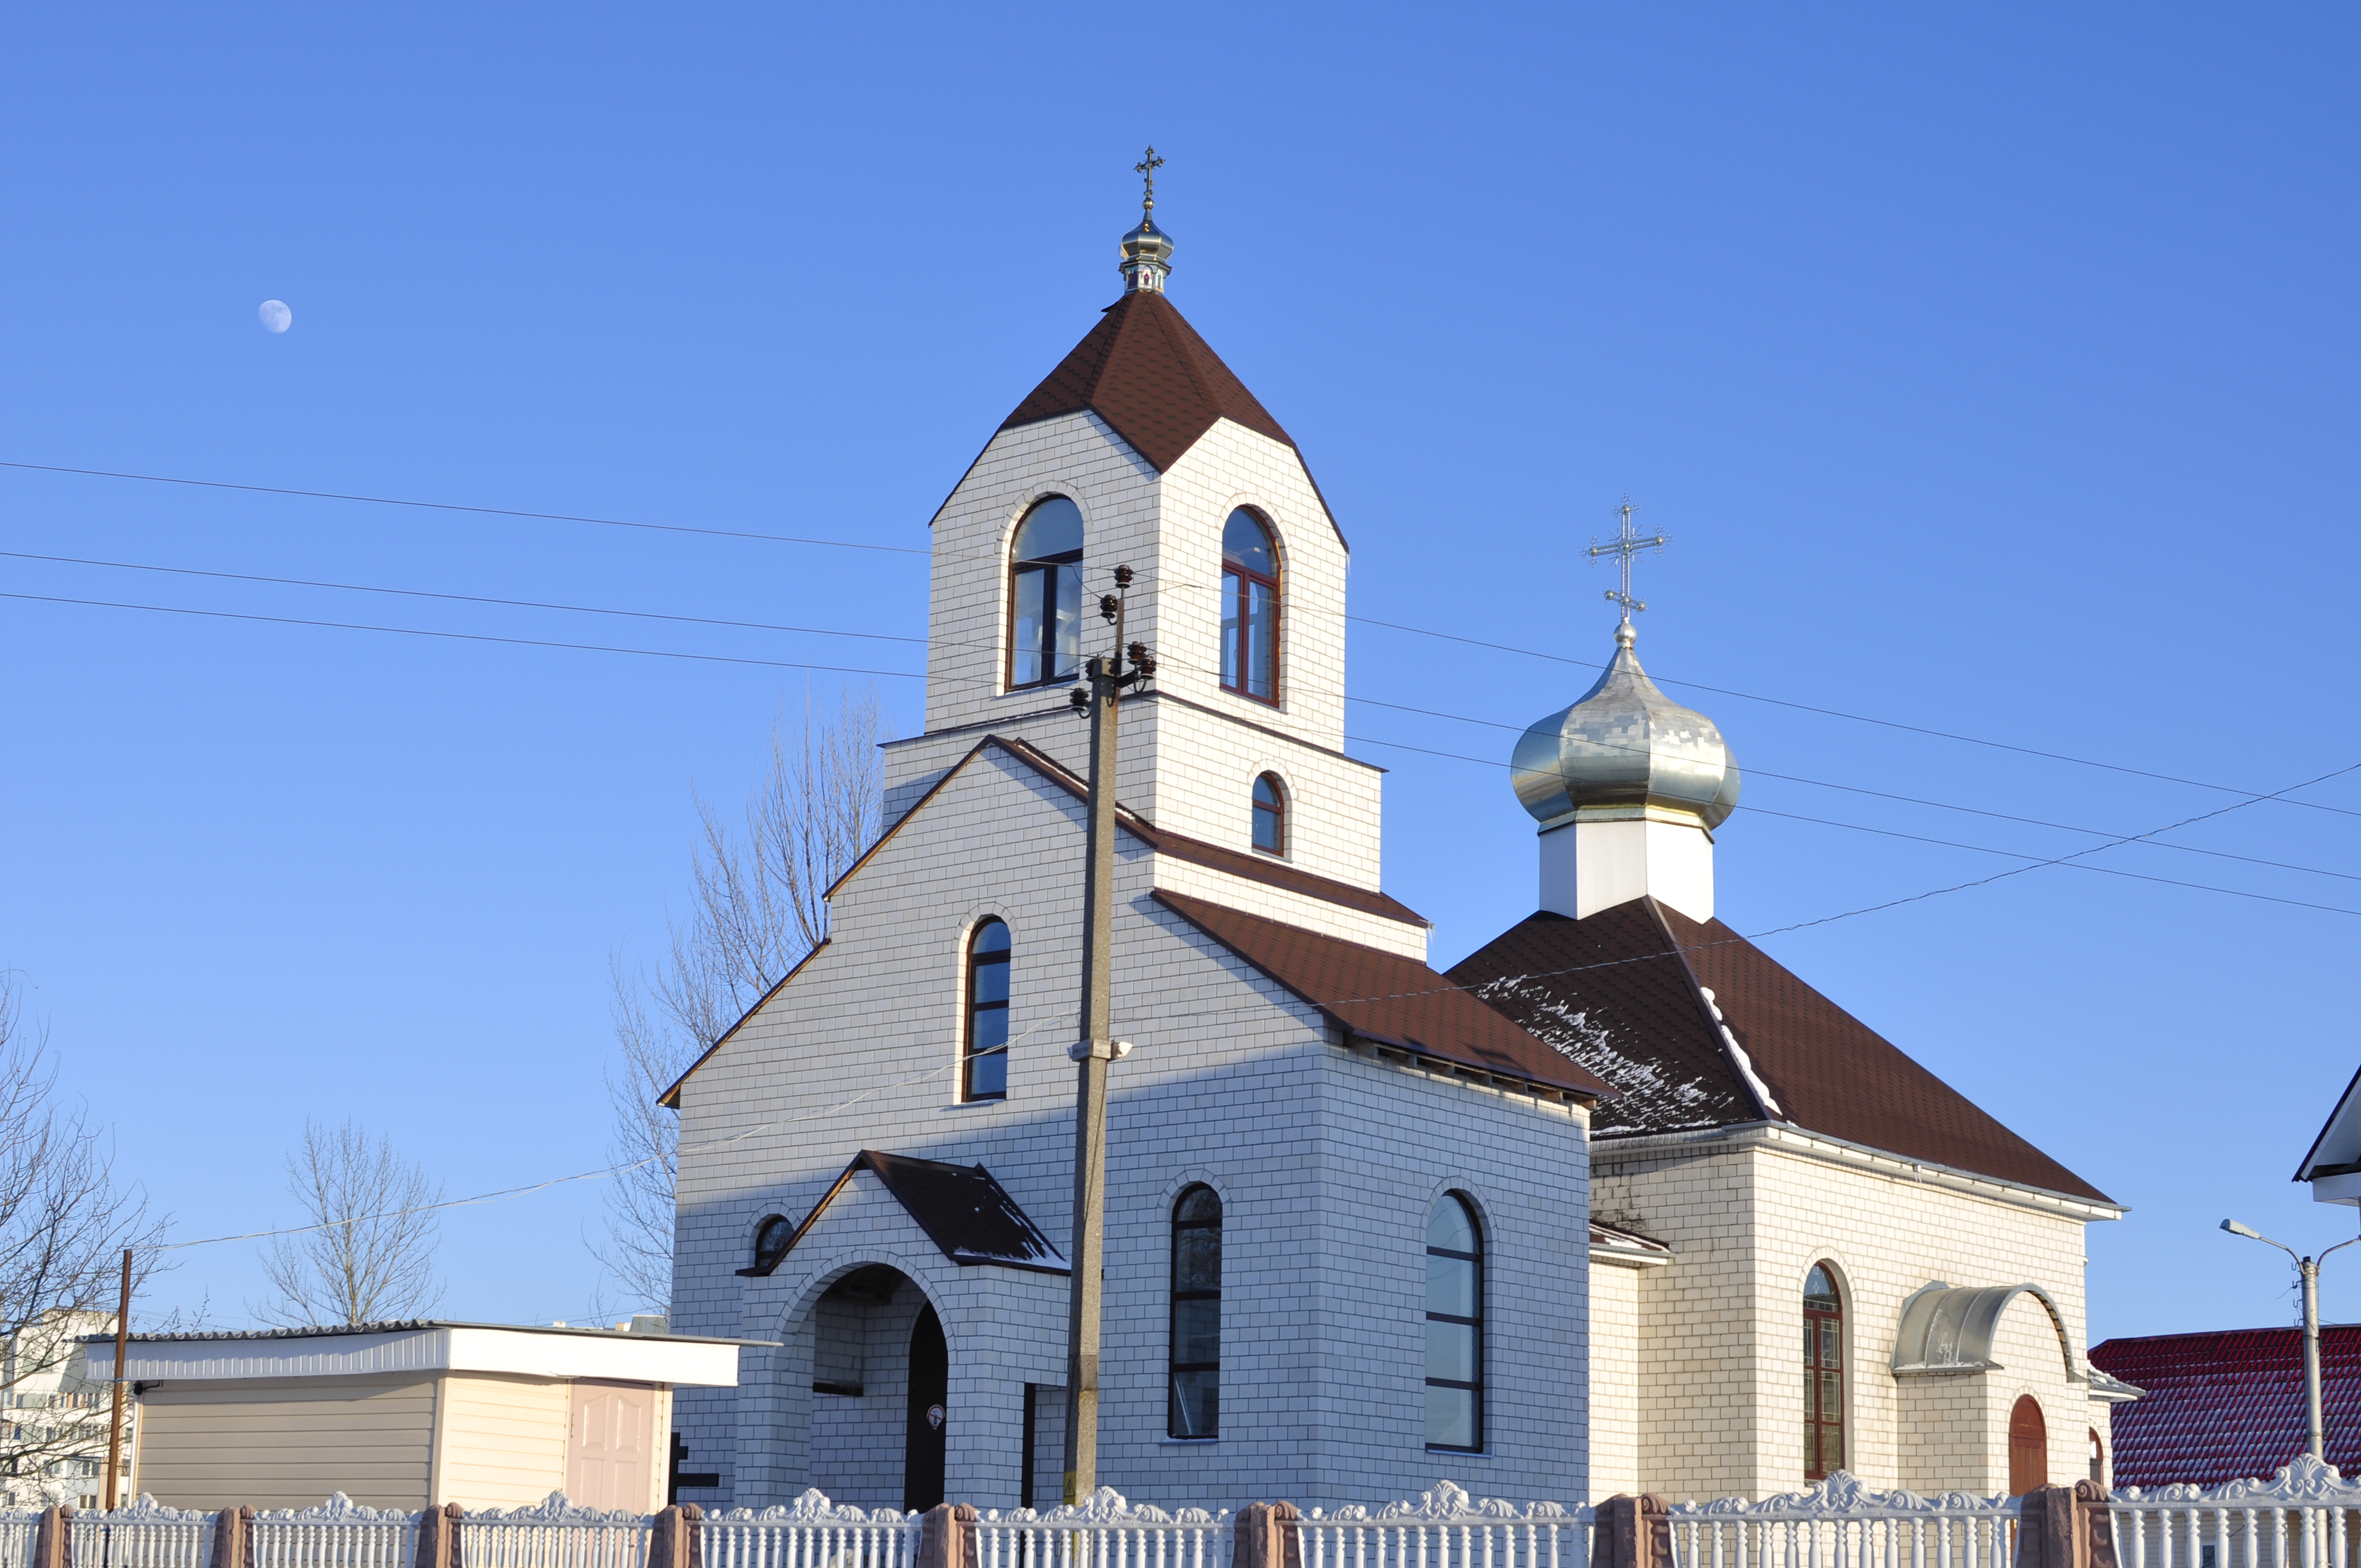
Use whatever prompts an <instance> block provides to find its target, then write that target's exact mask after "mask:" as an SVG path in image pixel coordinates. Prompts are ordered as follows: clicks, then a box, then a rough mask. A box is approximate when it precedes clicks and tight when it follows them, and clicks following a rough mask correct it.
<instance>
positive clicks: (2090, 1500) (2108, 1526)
mask: <svg viewBox="0 0 2361 1568" xmlns="http://www.w3.org/2000/svg"><path fill="white" fill-rule="evenodd" d="M2111 1503H2112V1499H2111V1498H2110V1497H2108V1496H2107V1489H2106V1488H2105V1487H2104V1486H2100V1485H2099V1484H2098V1483H2097V1482H2096V1481H2092V1480H2089V1479H2087V1478H2086V1479H2083V1480H2081V1481H2077V1482H2075V1483H2074V1542H2075V1544H2074V1568H2116V1565H2115V1510H2114V1508H2113V1507H2111V1506H2110V1505H2111ZM2222 1556H2223V1565H2222V1568H2229V1561H2228V1557H2229V1554H2228V1553H2226V1552H2224V1553H2223V1554H2222Z"/></svg>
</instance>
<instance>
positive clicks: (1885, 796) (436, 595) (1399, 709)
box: [0, 550, 2361, 882]
mask: <svg viewBox="0 0 2361 1568" xmlns="http://www.w3.org/2000/svg"><path fill="white" fill-rule="evenodd" d="M0 558H5V559H11V560H20V561H40V562H45V563H49V564H51V565H71V566H98V567H103V568H107V569H111V570H116V571H130V572H155V573H165V574H170V575H172V576H192V577H210V578H215V579H219V580H223V581H229V582H243V583H267V584H270V585H273V586H276V587H301V588H322V589H329V590H334V591H337V592H344V593H366V594H383V595H389V596H394V597H400V598H423V599H438V600H443V601H445V602H449V603H455V604H480V605H491V606H496V607H500V608H503V609H541V610H554V611H561V612H565V613H568V614H577V615H605V616H616V617H622V618H627V619H631V620H664V621H672V622H675V623H678V624H682V625H690V626H714V627H721V628H725V629H730V630H749V631H776V632H785V633H791V634H796V635H806V636H816V637H848V638H858V639H862V640H864V641H881V642H904V643H914V644H917V645H919V646H922V647H928V648H979V647H983V646H986V644H983V643H978V642H960V641H950V640H947V639H941V638H926V637H910V636H904V635H900V634H896V633H891V632H880V631H851V630H840V629H838V628H834V627H820V626H792V625H786V624H782V623H778V622H772V621H756V620H725V619H722V618H719V617H714V616H698V615H675V614H667V613H664V612H660V611H655V610H639V609H610V608H608V607H604V606H598V605H574V604H559V603H554V602H550V601H546V600H538V599H512V598H493V597H490V596H487V595H480V594H455V593H445V592H438V591H434V590H431V589H426V588H396V587H381V586H379V585H375V584H368V583H338V582H329V581H324V580H320V579H316V578H306V577H276V576H262V575H259V574H256V573H249V572H223V571H214V570H209V569H206V568H202V567H195V566H164V565H153V564H151V563H148V562H141V561H107V560H101V559H96V558H93V557H88V556H79V555H47V554H37V553H35V552H32V551H23V550H0ZM1182 586H1184V587H1202V585H1200V584H1187V585H1182ZM321 624H331V623H321ZM333 624H339V625H340V624H342V623H333ZM576 646H580V645H576ZM606 651H608V652H648V651H646V650H620V649H609V650H606ZM659 656H661V655H659ZM811 667H814V668H824V667H826V666H811ZM1180 668H1183V669H1191V670H1193V671H1194V672H1195V673H1197V674H1215V673H1216V672H1215V671H1214V670H1213V669H1212V668H1211V667H1210V666H1200V665H1193V664H1186V663H1183V664H1180ZM946 678H947V679H948V678H949V677H946ZM1297 689H1298V690H1301V689H1303V687H1302V686H1301V684H1300V683H1299V685H1298V687H1297ZM1312 689H1314V690H1319V689H1320V688H1312ZM1322 695H1324V696H1334V697H1338V698H1340V699H1342V700H1343V701H1345V702H1350V703H1357V704H1359V705H1361V706H1363V707H1382V708H1388V709H1390V710H1391V711H1393V712H1396V713H1411V714H1417V715H1420V716H1422V717H1424V718H1441V719H1446V720H1448V721H1450V722H1452V723H1455V724H1472V725H1477V726H1480V727H1482V728H1486V729H1502V730H1507V731H1509V732H1510V733H1512V734H1521V733H1522V732H1523V731H1524V729H1526V728H1527V727H1526V726H1522V725H1516V724H1507V723H1503V722H1501V721H1500V720H1499V719H1492V718H1476V717H1473V716H1472V715H1468V714H1462V713H1449V712H1444V711H1443V710H1441V709H1437V708H1431V707H1414V706H1411V705H1410V704H1407V703H1398V702H1387V701H1384V700H1382V699H1380V698H1378V697H1367V696H1353V695H1351V694H1350V693H1345V692H1339V691H1325V692H1323V694H1322ZM1349 739H1354V740H1365V739H1366V738H1363V737H1349ZM1367 743H1369V744H1376V745H1392V744H1397V743H1395V742H1389V741H1376V740H1371V741H1367ZM1593 744H1595V745H1599V746H1603V747H1608V748H1609V749H1615V748H1613V746H1612V743H1611V742H1607V741H1594V742H1593ZM1403 749H1404V750H1418V748H1403ZM1623 749H1624V750H1632V751H1638V750H1642V749H1643V748H1636V747H1634V748H1623ZM1435 754H1436V755H1444V756H1448V755H1453V753H1447V752H1438V753H1435ZM1464 760H1466V761H1469V762H1476V761H1481V760H1482V759H1477V758H1466V759H1464ZM1747 771H1748V773H1751V774H1752V776H1754V777H1756V778H1765V779H1778V780H1782V781H1784V782H1785V783H1789V784H1808V785H1811V786H1812V787H1814V788H1817V789H1832V790H1841V791H1844V792H1846V793H1848V794H1852V795H1869V796H1872V797H1873V798H1876V799H1881V800H1892V801H1898V802H1901V803H1903V804H1905V805H1911V806H1927V807H1929V808H1931V809H1934V810H1938V811H1956V812H1961V813H1965V814H1968V815H1971V816H1976V817H1993V818H1994V819H1996V820H1999V821H2005V822H2018V823H2023V824H2025V825H2026V826H2028V827H2036V828H2054V829H2056V830H2058V831H2059V832H2066V833H2081V834H2084V835H2087V836H2089V837H2092V838H2109V837H2112V836H2113V834H2112V832H2111V831H2110V830H2109V829H2106V828H2081V827H2077V826H2075V825H2073V824H2071V823H2064V822H2048V821H2045V820H2043V819H2041V818H2039V817H2023V816H2018V815H2015V814H2014V813H2011V812H2004V811H1993V810H1990V809H1988V808H1985V807H1981V806H1959V805H1955V804H1952V803H1950V802H1948V801H1939V800H1927V799H1925V798H1923V797H1921V796H1916V795H1899V794H1895V793H1894V792H1891V791H1887V790H1873V789H1868V788H1864V787H1862V786H1861V785H1858V784H1836V783H1833V782H1831V781H1829V780H1827V779H1813V778H1806V777H1803V776H1801V775H1799V774H1795V773H1773V772H1771V771H1770V770H1768V769H1763V768H1750V769H1748V770H1747ZM2288 804H2290V805H2311V804H2313V803H2312V802H2289V803H2288ZM2325 809H2330V810H2338V809H2342V808H2339V807H2326V808H2325ZM1835 826H1839V827H1852V826H1855V825H1854V824H1851V823H1837V824H1835ZM2162 847H2163V848H2166V849H2170V850H2179V851H2180V852H2182V853H2184V854H2191V855H2205V856H2209V857H2213V858H2215V859H2220V860H2230V861H2244V862H2246V863H2247V864H2250V865H2259V866H2268V867H2271V868H2273V869H2276V870H2279V871H2295V872H2308V873H2310V874H2312V875H2314V876H2325V877H2334V878H2338V879H2340V880H2343V881H2347V882H2361V876H2356V875H2354V874H2353V873H2350V872H2336V871H2329V870H2327V869H2325V868H2323V867H2319V866H2301V865H2294V864H2290V863H2289V862H2287V861H2267V860H2262V859H2259V858H2257V857H2256V856H2252V855H2237V854H2232V853H2230V852H2229V851H2227V850H2207V849H2201V848H2199V847H2197V846H2195V845H2191V844H2167V845H2164V846H2162Z"/></svg>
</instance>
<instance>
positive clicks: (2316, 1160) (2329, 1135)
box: [2295, 1072, 2361, 1181]
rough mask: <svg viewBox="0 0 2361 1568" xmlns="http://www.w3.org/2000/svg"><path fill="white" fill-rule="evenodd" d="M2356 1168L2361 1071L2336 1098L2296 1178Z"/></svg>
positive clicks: (2360, 1156) (2360, 1148)
mask: <svg viewBox="0 0 2361 1568" xmlns="http://www.w3.org/2000/svg"><path fill="white" fill-rule="evenodd" d="M2356 1170H2361V1072H2356V1073H2355V1074H2354V1075H2353V1081H2352V1082H2350V1083H2348V1084H2346V1085H2345V1092H2344V1093H2343V1094H2342V1095H2340V1096H2339V1097H2338V1098H2337V1102H2336V1109H2335V1110H2334V1111H2331V1112H2330V1113H2328V1120H2327V1121H2326V1122H2324V1123H2323V1124H2321V1128H2320V1136H2318V1137H2316V1138H2314V1139H2312V1147H2311V1148H2310V1149H2308V1150H2306V1151H2305V1153H2304V1157H2303V1163H2302V1164H2301V1165H2300V1166H2297V1167H2296V1168H2295V1179H2297V1180H2298V1181H2315V1180H2318V1179H2320V1178H2322V1177H2323V1176H2350V1175H2352V1174H2353V1173H2354V1172H2355V1171H2356Z"/></svg>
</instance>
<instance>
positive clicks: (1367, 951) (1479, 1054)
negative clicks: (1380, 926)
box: [1155, 888, 1611, 1096]
mask: <svg viewBox="0 0 2361 1568" xmlns="http://www.w3.org/2000/svg"><path fill="white" fill-rule="evenodd" d="M1155 896H1156V901H1157V902H1158V903H1159V904H1161V905H1165V906H1166V907H1167V908H1169V909H1170V910H1172V911H1173V912H1174V913H1175V914H1178V915H1179V916H1180V917H1181V918H1182V919H1184V920H1187V921H1188V922H1189V923H1190V924H1191V925H1192V926H1194V927H1197V928H1198V929H1199V930H1201V931H1202V932H1204V933H1205V934H1206V935H1207V936H1209V937H1211V938H1213V939H1214V940H1215V941H1217V942H1219V943H1221V944H1222V946H1224V947H1225V948H1229V949H1230V951H1232V952H1234V953H1235V954H1237V956H1238V957H1240V958H1242V959H1245V960H1246V962H1248V963H1250V964H1252V965H1253V966H1254V967H1255V968H1256V969H1257V970H1261V971H1262V972H1263V973H1264V974H1266V975H1268V976H1269V977H1270V978H1271V979H1272V980H1274V981H1278V982H1279V984H1280V985H1283V986H1285V987H1286V988H1287V989H1288V990H1290V991H1291V992H1294V993H1295V994H1296V995H1297V996H1299V997H1301V998H1302V999H1303V1000H1304V1001H1306V1002H1308V1003H1311V1004H1312V1006H1314V1007H1316V1008H1318V1009H1319V1010H1320V1011H1321V1012H1322V1013H1323V1014H1326V1015H1327V1016H1328V1018H1329V1019H1330V1021H1331V1022H1333V1023H1334V1024H1335V1025H1338V1026H1339V1027H1341V1028H1343V1029H1345V1030H1346V1031H1347V1032H1348V1033H1351V1034H1354V1035H1358V1036H1362V1037H1363V1038H1365V1039H1368V1040H1373V1041H1376V1042H1378V1044H1381V1045H1389V1046H1396V1047H1405V1048H1408V1049H1410V1050H1412V1051H1415V1052H1417V1053H1419V1054H1420V1055H1422V1056H1429V1057H1434V1058H1440V1059H1441V1060H1444V1061H1447V1062H1454V1063H1456V1064H1458V1065H1460V1066H1463V1067H1471V1068H1475V1069H1478V1070H1479V1071H1484V1072H1490V1073H1498V1074H1499V1075H1500V1076H1501V1077H1504V1078H1511V1079H1520V1080H1524V1081H1526V1082H1530V1083H1537V1084H1543V1085H1546V1086H1548V1087H1550V1088H1553V1089H1562V1090H1565V1091H1570V1092H1572V1093H1576V1094H1580V1095H1584V1096H1591V1095H1598V1094H1602V1093H1608V1092H1611V1091H1609V1089H1608V1088H1607V1086H1606V1085H1605V1084H1603V1083H1601V1082H1599V1081H1598V1079H1596V1078H1594V1077H1592V1076H1591V1074H1590V1073H1589V1072H1587V1070H1585V1069H1583V1068H1582V1067H1580V1066H1579V1065H1577V1064H1576V1063H1575V1062H1572V1061H1569V1060H1567V1059H1566V1058H1564V1057H1562V1056H1560V1055H1558V1054H1557V1053H1556V1052H1555V1051H1553V1050H1551V1049H1550V1048H1549V1047H1546V1046H1544V1045H1543V1044H1542V1043H1541V1042H1540V1041H1539V1040H1536V1039H1534V1038H1533V1037H1532V1036H1531V1035H1528V1034H1526V1033H1525V1032H1524V1031H1523V1030H1522V1029H1520V1028H1518V1027H1517V1026H1516V1025H1513V1024H1511V1023H1510V1022H1509V1021H1508V1020H1507V1019H1506V1018H1503V1017H1502V1016H1501V1015H1500V1014H1498V1013H1496V1012H1494V1011H1493V1010H1492V1009H1490V1008H1488V1007H1487V1006H1485V1005H1484V1004H1483V1003H1480V1002H1478V1001H1477V1000H1476V998H1475V997H1474V996H1473V995H1471V994H1470V993H1469V992H1466V991H1463V990H1461V989H1460V988H1458V987H1457V986H1455V985H1453V984H1452V983H1451V982H1450V981H1447V980H1445V979H1444V977H1443V976H1441V975H1439V974H1437V973H1435V972H1434V971H1433V970H1431V969H1429V968H1427V967H1426V965H1424V964H1422V963H1421V962H1419V961H1418V960H1417V959H1407V958H1404V957H1402V956H1401V955H1400V954H1399V953H1389V952H1386V951H1384V950H1382V949H1380V948H1366V947H1363V946H1362V945H1361V944H1360V943H1358V942H1347V941H1345V940H1344V939H1343V938H1337V937H1329V936H1323V935H1322V934H1321V933H1320V932H1317V931H1307V930H1305V929H1304V928H1303V927H1301V926H1290V925H1287V924H1285V923H1284V922H1281V921H1278V920H1271V919H1267V918H1265V917H1264V916H1259V915H1248V914H1246V913H1245V912H1244V911H1242V910H1236V909H1227V908H1224V907H1223V906H1222V905H1218V904H1208V903H1206V902H1205V901H1204V900H1203V899H1202V898H1191V897H1188V896H1186V895H1185V894H1178V893H1167V892H1166V891H1164V890H1163V889H1162V888H1159V889H1157V890H1156V895H1155Z"/></svg>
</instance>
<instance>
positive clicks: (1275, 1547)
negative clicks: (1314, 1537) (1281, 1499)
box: [1230, 1503, 1303, 1568]
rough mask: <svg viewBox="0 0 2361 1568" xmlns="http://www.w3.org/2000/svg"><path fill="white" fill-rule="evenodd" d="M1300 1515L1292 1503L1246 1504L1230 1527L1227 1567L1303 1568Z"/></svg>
mask: <svg viewBox="0 0 2361 1568" xmlns="http://www.w3.org/2000/svg"><path fill="white" fill-rule="evenodd" d="M1302 1517H1303V1516H1302V1515H1301V1514H1299V1513H1297V1512H1296V1511H1295V1505H1294V1504H1293V1503H1248V1504H1247V1505H1246V1507H1245V1508H1240V1509H1239V1510H1238V1519H1237V1523H1236V1525H1235V1527H1233V1528H1234V1529H1235V1536H1234V1537H1233V1540H1234V1542H1235V1544H1234V1547H1233V1549H1232V1552H1231V1554H1230V1568H1303V1537H1302V1536H1301V1534H1299V1533H1298V1532H1297V1530H1296V1526H1297V1524H1298V1523H1299V1522H1300V1521H1301V1519H1302Z"/></svg>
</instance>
